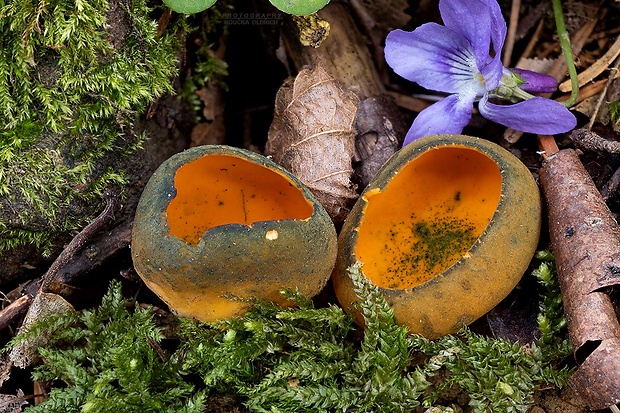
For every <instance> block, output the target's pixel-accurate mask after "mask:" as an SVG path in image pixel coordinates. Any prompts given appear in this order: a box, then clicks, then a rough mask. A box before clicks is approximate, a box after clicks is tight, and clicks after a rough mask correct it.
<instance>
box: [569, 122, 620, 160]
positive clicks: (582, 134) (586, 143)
mask: <svg viewBox="0 0 620 413" xmlns="http://www.w3.org/2000/svg"><path fill="white" fill-rule="evenodd" d="M568 136H569V138H570V140H571V141H572V142H573V144H575V146H576V147H578V148H579V149H584V150H589V151H599V152H607V153H615V154H618V153H620V142H618V141H611V140H608V139H605V138H603V137H602V136H600V135H599V134H597V133H596V132H593V131H591V130H590V129H587V128H580V129H575V130H573V131H572V132H571V133H570V134H569V135H568Z"/></svg>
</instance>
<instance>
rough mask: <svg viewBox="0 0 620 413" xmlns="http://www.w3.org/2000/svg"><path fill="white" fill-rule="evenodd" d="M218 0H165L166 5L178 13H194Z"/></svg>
mask: <svg viewBox="0 0 620 413" xmlns="http://www.w3.org/2000/svg"><path fill="white" fill-rule="evenodd" d="M216 1H217V0H164V3H165V4H166V6H168V7H170V8H171V9H172V10H174V11H176V12H177V13H183V14H194V13H200V12H201V11H205V10H207V9H208V8H209V7H211V6H213V5H214V4H215V2H216Z"/></svg>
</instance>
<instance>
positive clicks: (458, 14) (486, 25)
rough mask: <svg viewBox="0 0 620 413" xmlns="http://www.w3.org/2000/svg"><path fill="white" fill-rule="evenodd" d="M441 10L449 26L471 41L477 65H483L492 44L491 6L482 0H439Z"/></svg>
mask: <svg viewBox="0 0 620 413" xmlns="http://www.w3.org/2000/svg"><path fill="white" fill-rule="evenodd" d="M439 12H440V13H441V18H442V20H443V22H444V24H445V26H446V27H447V28H449V29H451V30H453V31H454V32H456V33H458V34H460V35H461V36H462V37H464V38H465V39H467V40H468V41H469V43H470V44H471V46H472V51H473V54H474V56H475V57H476V63H477V67H479V68H481V67H483V66H484V65H485V64H486V63H487V60H488V58H489V48H490V45H491V23H492V22H491V15H490V13H489V7H488V6H487V5H486V4H485V3H483V2H482V1H480V0H439Z"/></svg>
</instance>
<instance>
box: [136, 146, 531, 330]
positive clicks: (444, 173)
mask: <svg viewBox="0 0 620 413" xmlns="http://www.w3.org/2000/svg"><path fill="white" fill-rule="evenodd" d="M540 220H541V205H540V195H539V191H538V186H537V185H536V183H535V182H534V180H533V178H532V176H531V174H530V172H529V171H528V169H527V168H526V167H525V166H524V165H523V164H522V163H521V162H520V161H519V160H518V159H517V158H516V157H514V156H513V155H512V154H510V153H509V152H508V151H506V150H505V149H503V148H501V147H499V146H498V145H495V144H493V143H490V142H488V141H486V140H483V139H477V138H471V137H465V136H460V135H436V136H432V137H427V138H422V139H419V140H417V141H415V142H413V143H412V144H410V145H407V146H406V147H404V148H403V149H401V150H400V151H398V152H397V153H396V154H395V155H394V156H392V158H390V159H389V160H388V161H387V162H386V164H385V165H384V166H383V167H382V168H381V170H380V171H379V172H378V173H377V175H376V176H375V177H374V178H373V179H372V181H371V182H370V184H369V185H368V187H367V188H366V189H365V190H364V192H363V193H362V195H361V197H360V198H359V200H358V201H357V203H356V204H355V206H354V207H353V209H352V210H351V212H350V214H349V216H348V217H347V219H346V221H345V223H344V226H343V228H342V230H341V232H340V235H339V237H338V239H337V238H336V231H335V228H334V225H333V223H332V221H331V219H330V218H329V216H328V215H327V213H326V212H325V210H324V209H323V207H322V206H321V205H320V204H319V202H318V201H317V200H316V198H315V197H314V196H313V195H312V193H311V192H310V191H309V189H308V188H307V187H305V186H304V185H303V184H302V183H301V182H299V181H298V180H297V179H296V178H295V177H294V176H292V175H291V174H290V173H288V172H287V171H285V170H284V169H283V168H281V167H279V166H278V165H276V164H274V163H273V162H271V161H270V160H269V159H267V158H265V157H262V156H260V155H257V154H254V153H252V152H249V151H245V150H243V149H237V148H231V147H227V146H202V147H197V148H192V149H190V150H187V151H185V152H183V153H180V154H177V155H175V156H173V157H172V158H170V159H169V160H168V161H166V162H164V164H162V165H161V166H160V168H159V169H158V170H157V171H156V172H155V174H154V175H153V177H152V178H151V179H150V181H149V183H148V184H147V186H146V188H145V190H144V193H143V195H142V198H141V200H140V202H139V204H138V209H137V212H136V218H135V223H134V229H133V238H132V255H133V260H134V265H135V268H136V271H137V272H138V274H140V276H141V277H142V278H143V279H144V281H145V282H146V284H147V286H148V287H149V288H151V289H152V290H153V291H154V292H155V293H156V294H158V295H159V296H160V297H161V298H162V299H163V301H165V302H166V303H167V304H168V305H169V306H170V308H171V309H172V310H173V311H175V312H176V313H177V314H179V315H181V316H187V317H193V318H196V319H199V320H202V321H213V320H218V319H222V318H227V317H232V316H237V315H241V314H242V313H243V312H244V311H245V305H246V304H245V303H244V302H243V301H239V300H236V301H233V300H230V299H229V298H226V296H230V295H232V296H237V297H241V298H249V297H257V298H261V299H265V300H271V301H274V302H278V303H282V301H283V298H282V296H281V295H280V293H279V291H280V290H281V289H283V288H289V289H295V288H297V289H298V290H299V292H300V293H302V294H304V295H306V296H309V297H311V296H314V295H316V294H317V293H318V292H319V291H320V290H321V289H322V288H323V287H324V286H325V283H326V282H327V280H328V279H329V277H330V275H331V277H332V280H333V284H334V288H335V292H336V295H337V298H338V300H339V301H340V304H341V305H342V307H343V308H344V309H345V310H347V311H349V310H351V309H353V310H354V308H355V307H354V306H352V304H353V302H354V301H356V300H357V297H356V296H355V292H354V290H353V284H352V282H351V279H350V278H349V275H348V272H347V268H349V267H350V266H351V265H352V264H354V263H355V262H357V261H361V262H363V264H364V266H363V268H362V270H363V272H364V274H365V276H366V277H367V278H368V279H369V280H370V281H371V283H373V284H374V285H376V286H377V287H379V289H380V290H381V291H382V292H383V294H384V295H385V296H386V298H387V300H388V302H389V303H390V305H391V306H392V308H393V309H394V312H395V315H396V319H397V320H398V321H399V322H400V323H401V324H404V325H407V326H408V328H409V330H410V331H411V332H413V333H420V334H423V335H424V336H426V337H428V338H436V337H440V336H442V335H445V334H449V333H453V332H455V331H457V330H458V329H459V328H461V327H463V326H465V325H467V324H469V323H471V322H472V321H474V320H475V319H477V318H479V317H480V316H482V315H483V314H485V313H486V312H488V311H489V310H490V309H491V308H493V307H494V306H495V305H496V304H498V303H499V302H500V301H501V300H502V299H503V298H504V297H506V295H508V293H509V292H510V291H511V290H512V289H513V288H514V287H515V285H516V284H517V282H518V281H519V279H520V278H521V276H522V274H523V273H524V271H525V270H526V268H527V266H528V264H529V262H530V259H531V257H532V255H533V254H534V252H535V249H536V246H537V242H538V237H539V234H540ZM332 269H333V271H332ZM358 318H359V317H358ZM358 321H359V322H360V324H362V323H363V320H358Z"/></svg>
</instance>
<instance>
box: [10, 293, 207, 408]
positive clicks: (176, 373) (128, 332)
mask: <svg viewBox="0 0 620 413" xmlns="http://www.w3.org/2000/svg"><path fill="white" fill-rule="evenodd" d="M126 304H127V301H126V300H125V299H124V298H123V295H122V292H121V285H120V283H119V282H113V283H112V284H111V286H110V289H109V291H108V293H107V294H106V295H105V296H104V297H103V300H102V303H101V306H100V307H99V308H97V309H96V310H85V311H81V312H79V313H59V314H55V315H53V316H50V317H48V318H46V319H45V320H43V321H41V322H38V323H35V324H33V326H32V327H31V328H29V329H28V330H27V331H26V332H25V333H23V334H20V335H18V336H17V337H16V338H15V339H14V340H13V341H12V343H11V346H14V345H16V344H17V343H19V342H23V341H25V340H28V339H31V338H33V337H38V336H40V335H45V336H46V337H49V340H48V342H47V344H46V346H45V347H43V348H40V349H39V353H40V355H41V356H42V358H43V359H44V360H45V362H44V363H43V364H41V365H40V366H38V367H37V368H36V369H35V370H34V372H33V374H32V377H33V379H34V380H40V381H50V382H54V383H56V385H55V386H54V387H53V389H52V391H51V392H50V394H49V398H48V399H46V401H45V402H44V403H41V404H39V405H37V406H32V407H29V408H27V409H26V410H25V411H26V412H28V413H34V412H48V413H55V412H58V413H60V412H82V413H84V412H98V413H99V412H110V413H112V412H121V411H122V412H136V413H138V412H153V413H155V412H157V413H159V412H163V411H166V412H178V413H181V412H183V413H201V412H202V411H203V409H204V407H205V404H204V402H205V395H204V393H203V392H201V391H197V390H196V389H195V388H194V386H193V385H192V384H191V383H189V382H188V381H186V380H184V378H183V377H182V376H181V374H180V370H179V366H178V365H176V364H175V362H174V360H173V359H171V358H170V356H169V355H167V354H166V352H165V351H164V350H162V349H161V347H160V343H161V341H162V339H163V335H162V332H161V330H160V329H159V328H158V327H157V326H156V325H155V323H154V321H153V312H152V310H151V309H150V308H141V307H140V306H135V307H134V309H133V310H132V311H130V310H129V309H128V308H127V306H126ZM59 382H62V383H63V384H62V385H61V384H60V383H59Z"/></svg>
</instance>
